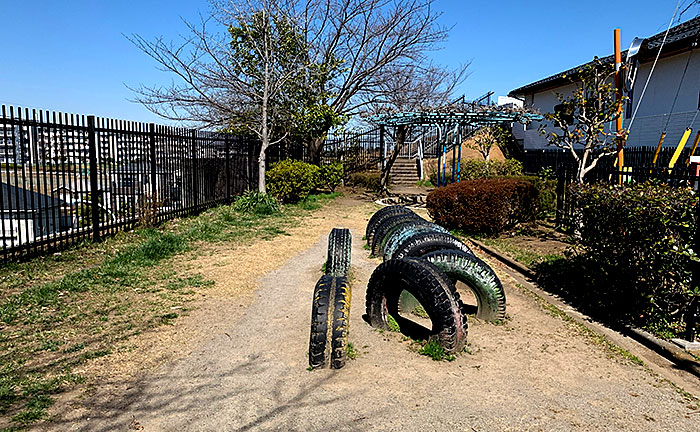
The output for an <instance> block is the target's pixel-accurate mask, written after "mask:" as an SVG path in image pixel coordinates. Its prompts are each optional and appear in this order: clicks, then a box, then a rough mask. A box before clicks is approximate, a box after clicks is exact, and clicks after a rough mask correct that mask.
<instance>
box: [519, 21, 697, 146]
mask: <svg viewBox="0 0 700 432" xmlns="http://www.w3.org/2000/svg"><path fill="white" fill-rule="evenodd" d="M623 30H624V29H623ZM665 33H666V32H665V31H663V32H661V33H659V34H656V35H654V36H651V37H649V38H647V39H644V42H643V43H642V46H641V48H640V50H639V53H638V55H637V60H638V61H639V68H638V72H637V77H636V80H635V81H634V85H633V86H632V88H631V89H630V91H629V93H628V94H627V96H628V97H629V100H628V102H627V106H626V107H625V120H624V127H625V128H627V127H628V124H629V123H630V118H631V116H632V112H633V110H634V108H636V107H637V104H638V103H639V96H640V94H641V92H642V89H643V87H644V84H645V82H646V81H647V78H648V76H649V72H650V70H651V67H652V64H653V63H654V58H655V57H656V55H657V53H658V52H659V48H660V47H661V46H662V41H663V38H664V34H665ZM611 35H612V32H611ZM699 37H700V17H698V18H694V19H692V20H690V21H687V22H685V23H682V24H679V25H677V26H675V27H673V28H671V30H670V31H669V34H668V37H667V39H666V42H665V44H664V45H663V48H662V50H661V56H660V58H659V61H658V63H657V65H656V68H655V70H654V73H653V75H652V77H651V80H650V81H649V85H648V88H647V90H646V94H645V95H644V98H643V100H642V102H641V104H640V105H639V109H638V113H637V117H636V118H635V120H634V123H633V124H632V129H631V130H630V134H629V138H628V140H627V146H628V147H629V146H656V145H657V144H658V142H659V138H660V136H661V133H662V132H663V131H664V130H665V131H666V139H665V140H664V146H676V145H678V143H679V142H680V139H681V136H682V135H683V132H684V131H685V129H686V128H687V127H689V126H690V127H691V128H693V130H694V133H697V131H698V130H699V128H700V115H697V116H696V113H697V112H698V109H700V47H698V44H697V42H698V38H699ZM611 39H612V38H611ZM611 45H612V40H611ZM596 54H598V53H591V58H593V56H594V55H596ZM626 56H627V51H624V52H623V53H622V59H623V62H624V61H625V58H626ZM601 60H602V61H604V62H610V63H612V62H613V61H614V56H612V55H611V56H608V57H605V58H601ZM583 66H585V65H579V66H576V67H574V68H571V69H569V70H566V71H562V72H559V73H557V74H554V75H552V76H549V77H547V78H544V79H541V80H539V81H536V82H533V83H530V84H527V85H524V86H522V87H520V88H517V89H515V90H513V91H511V92H510V93H509V96H512V97H517V98H519V99H522V100H524V102H525V105H526V106H529V107H534V108H537V109H539V110H540V112H542V113H547V112H553V111H554V106H555V105H557V104H559V100H558V99H557V97H556V93H561V94H570V92H571V90H572V89H574V88H575V86H574V84H572V83H571V81H570V79H569V78H564V77H563V76H571V75H572V74H574V73H575V72H576V71H577V70H579V69H580V68H581V67H583ZM684 71H685V73H684ZM676 94H677V97H676ZM674 99H676V101H675V104H674ZM693 119H695V120H694V121H693ZM691 123H692V124H691ZM538 127H539V124H538V123H533V124H530V125H529V126H527V128H525V129H523V128H522V127H520V128H517V127H516V128H515V129H514V130H513V133H514V135H515V136H516V139H518V141H519V142H521V143H522V145H523V148H524V149H526V150H530V149H537V148H542V147H545V146H546V145H547V141H546V139H545V138H544V137H542V136H540V134H539V133H538V131H537V128H538ZM691 142H692V139H691Z"/></svg>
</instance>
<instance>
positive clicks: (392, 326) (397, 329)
mask: <svg viewBox="0 0 700 432" xmlns="http://www.w3.org/2000/svg"><path fill="white" fill-rule="evenodd" d="M386 322H387V324H388V325H389V331H392V332H396V333H400V332H401V327H400V326H399V323H397V322H396V320H395V319H394V317H393V316H391V315H387V319H386Z"/></svg>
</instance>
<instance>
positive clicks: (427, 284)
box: [366, 258, 467, 353]
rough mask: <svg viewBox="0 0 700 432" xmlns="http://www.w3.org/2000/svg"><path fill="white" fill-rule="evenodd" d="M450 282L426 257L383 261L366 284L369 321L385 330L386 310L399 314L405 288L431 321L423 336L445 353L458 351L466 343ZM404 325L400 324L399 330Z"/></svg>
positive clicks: (387, 325) (386, 328)
mask: <svg viewBox="0 0 700 432" xmlns="http://www.w3.org/2000/svg"><path fill="white" fill-rule="evenodd" d="M453 285H454V284H453V283H452V282H451V281H450V280H449V278H448V277H447V276H446V275H445V274H444V273H442V272H441V271H440V270H439V269H438V268H437V267H435V266H434V265H433V264H431V263H430V262H428V261H425V260H422V259H417V258H407V259H401V260H389V261H386V262H384V263H382V264H380V265H379V266H378V267H377V268H376V269H375V270H374V272H373V273H372V277H371V278H370V280H369V284H368V286H367V299H366V311H367V318H368V320H369V323H370V325H372V326H373V327H376V328H379V329H384V330H388V328H389V324H388V321H387V317H388V314H392V315H393V316H394V317H395V318H397V317H400V315H399V314H398V309H399V296H400V295H401V292H403V291H404V290H405V291H408V292H409V293H411V295H413V296H414V297H415V298H416V299H417V300H418V301H419V302H420V304H421V305H422V306H423V308H424V309H425V311H426V313H427V314H428V316H429V317H430V320H431V321H432V324H433V328H432V329H431V330H430V332H429V334H428V335H427V339H433V340H436V341H437V342H438V343H439V344H440V345H441V346H442V347H443V348H444V349H445V351H447V352H449V353H455V352H459V351H461V350H462V349H463V348H464V346H465V344H466V336H467V333H466V329H467V322H466V319H465V317H464V315H463V314H462V304H461V302H460V301H459V299H458V298H455V296H454V294H453V293H454V292H455V288H454V286H453ZM406 323H410V321H408V320H406ZM404 328H405V327H403V324H402V331H403V330H404Z"/></svg>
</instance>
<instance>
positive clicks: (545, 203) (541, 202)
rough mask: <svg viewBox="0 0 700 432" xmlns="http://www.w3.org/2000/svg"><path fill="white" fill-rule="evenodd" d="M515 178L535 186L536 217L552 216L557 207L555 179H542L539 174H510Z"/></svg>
mask: <svg viewBox="0 0 700 432" xmlns="http://www.w3.org/2000/svg"><path fill="white" fill-rule="evenodd" d="M507 178H513V179H517V180H524V181H527V182H530V183H532V185H533V186H535V188H537V218H538V219H545V218H547V217H550V216H553V215H554V213H555V211H556V209H557V181H556V180H550V179H544V178H541V177H539V176H512V177H507Z"/></svg>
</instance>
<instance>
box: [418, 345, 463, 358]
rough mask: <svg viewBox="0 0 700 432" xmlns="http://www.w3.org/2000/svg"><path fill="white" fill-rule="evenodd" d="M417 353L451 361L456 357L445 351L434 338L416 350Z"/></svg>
mask: <svg viewBox="0 0 700 432" xmlns="http://www.w3.org/2000/svg"><path fill="white" fill-rule="evenodd" d="M418 354H421V355H424V356H428V357H430V358H431V359H433V360H435V361H453V360H454V359H455V358H456V357H455V356H454V355H452V354H448V353H447V352H445V348H443V347H442V346H441V345H440V344H439V343H438V342H437V341H436V340H431V341H428V342H427V343H425V344H423V346H422V347H421V348H420V349H419V350H418Z"/></svg>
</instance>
